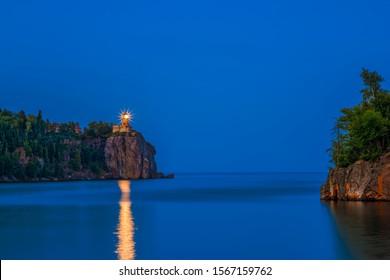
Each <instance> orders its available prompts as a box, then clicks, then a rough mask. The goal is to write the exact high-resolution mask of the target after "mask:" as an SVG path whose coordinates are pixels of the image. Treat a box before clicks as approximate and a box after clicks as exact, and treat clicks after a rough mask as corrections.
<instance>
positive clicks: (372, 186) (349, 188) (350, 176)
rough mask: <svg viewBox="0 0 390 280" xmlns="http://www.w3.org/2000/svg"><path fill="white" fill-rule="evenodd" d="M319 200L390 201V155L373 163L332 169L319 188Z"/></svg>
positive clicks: (360, 162)
mask: <svg viewBox="0 0 390 280" xmlns="http://www.w3.org/2000/svg"><path fill="white" fill-rule="evenodd" d="M321 199H324V200H384V201H385V200H387V201H390V153H387V154H385V155H384V156H383V157H382V158H381V159H380V160H379V161H377V162H375V163H370V162H367V161H363V160H360V161H357V162H355V163H354V164H352V165H350V166H349V167H347V168H335V169H333V170H332V171H331V172H330V173H329V175H328V178H327V180H326V183H325V184H324V185H322V187H321Z"/></svg>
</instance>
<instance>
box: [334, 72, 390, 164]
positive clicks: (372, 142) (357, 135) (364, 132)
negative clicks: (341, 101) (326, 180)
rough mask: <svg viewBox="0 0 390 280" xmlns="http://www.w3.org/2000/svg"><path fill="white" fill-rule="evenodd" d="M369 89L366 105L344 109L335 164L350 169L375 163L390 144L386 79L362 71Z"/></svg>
mask: <svg viewBox="0 0 390 280" xmlns="http://www.w3.org/2000/svg"><path fill="white" fill-rule="evenodd" d="M360 76H361V78H362V80H363V84H364V86H365V88H364V89H362V90H361V91H360V92H361V93H362V95H363V96H362V97H363V98H362V102H361V103H359V104H358V105H356V106H354V107H352V108H343V109H341V113H342V115H341V116H340V117H339V118H338V119H337V121H336V124H335V128H334V138H335V139H334V140H333V141H332V147H331V148H330V151H331V157H332V159H331V162H332V163H333V164H334V165H335V166H336V167H346V166H348V165H350V164H352V163H354V162H356V161H357V160H360V159H363V160H369V161H375V160H377V159H378V158H379V157H380V156H382V155H383V154H384V153H385V152H388V151H389V145H390V141H389V140H390V94H389V92H388V91H387V90H385V89H383V88H382V86H381V83H382V82H383V81H384V79H383V78H382V77H381V76H380V75H379V74H378V73H377V72H375V71H373V72H370V71H369V70H367V69H364V68H363V69H362V73H361V74H360Z"/></svg>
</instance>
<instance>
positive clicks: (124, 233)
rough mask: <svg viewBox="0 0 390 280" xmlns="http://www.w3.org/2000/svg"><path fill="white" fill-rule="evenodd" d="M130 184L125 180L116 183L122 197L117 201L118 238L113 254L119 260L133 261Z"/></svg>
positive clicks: (133, 245)
mask: <svg viewBox="0 0 390 280" xmlns="http://www.w3.org/2000/svg"><path fill="white" fill-rule="evenodd" d="M130 184H131V183H130V181H127V180H119V181H118V185H119V188H120V189H121V192H122V197H121V200H120V201H119V207H120V210H119V219H118V226H117V232H115V234H116V235H117V236H118V243H117V245H116V251H115V253H116V254H117V255H118V259H119V260H134V258H135V243H134V221H133V215H132V213H131V201H130Z"/></svg>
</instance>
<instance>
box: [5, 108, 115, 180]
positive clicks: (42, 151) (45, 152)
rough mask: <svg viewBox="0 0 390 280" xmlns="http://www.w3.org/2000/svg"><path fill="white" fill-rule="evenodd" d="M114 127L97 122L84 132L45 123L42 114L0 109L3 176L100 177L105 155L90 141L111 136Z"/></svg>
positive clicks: (69, 125)
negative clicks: (86, 172)
mask: <svg viewBox="0 0 390 280" xmlns="http://www.w3.org/2000/svg"><path fill="white" fill-rule="evenodd" d="M112 125H113V124H112V123H106V122H102V121H99V122H95V121H94V122H91V123H90V124H89V125H88V127H87V128H85V129H84V132H83V131H82V129H81V128H80V126H79V124H78V123H74V122H68V123H55V122H50V121H49V120H44V119H43V117H42V112H41V111H39V112H38V115H32V114H29V115H26V113H25V112H24V111H20V112H18V113H14V112H12V111H9V110H6V109H0V177H1V176H8V177H15V178H17V179H20V180H23V179H26V178H35V177H38V178H41V177H57V178H63V177H64V176H66V175H68V174H70V173H72V172H77V171H81V170H83V169H84V170H87V169H88V170H91V171H92V172H94V173H95V174H99V173H100V172H102V171H104V170H105V168H106V167H105V166H104V154H103V151H102V149H101V147H99V146H96V145H92V144H91V141H89V140H91V139H99V138H107V137H109V136H110V135H111V131H112Z"/></svg>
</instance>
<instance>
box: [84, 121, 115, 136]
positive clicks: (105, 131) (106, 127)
mask: <svg viewBox="0 0 390 280" xmlns="http://www.w3.org/2000/svg"><path fill="white" fill-rule="evenodd" d="M112 126H113V123H107V122H103V121H99V122H96V121H93V122H91V123H89V124H88V127H87V128H86V129H85V132H84V135H85V136H86V137H87V138H95V137H102V138H108V137H110V136H111V134H112Z"/></svg>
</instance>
